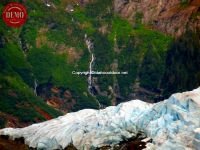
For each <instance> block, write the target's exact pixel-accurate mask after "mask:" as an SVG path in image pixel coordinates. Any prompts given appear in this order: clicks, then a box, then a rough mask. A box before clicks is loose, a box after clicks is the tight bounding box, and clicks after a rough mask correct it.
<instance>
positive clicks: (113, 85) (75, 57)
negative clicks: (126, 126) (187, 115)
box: [0, 0, 199, 127]
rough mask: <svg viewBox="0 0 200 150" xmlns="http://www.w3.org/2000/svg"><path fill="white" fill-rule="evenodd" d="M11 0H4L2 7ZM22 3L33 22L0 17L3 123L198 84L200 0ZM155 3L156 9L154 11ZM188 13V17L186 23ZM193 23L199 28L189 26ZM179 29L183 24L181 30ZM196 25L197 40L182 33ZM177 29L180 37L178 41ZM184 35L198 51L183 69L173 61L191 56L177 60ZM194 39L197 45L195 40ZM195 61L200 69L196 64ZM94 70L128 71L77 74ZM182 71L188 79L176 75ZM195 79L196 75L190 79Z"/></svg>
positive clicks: (157, 97)
mask: <svg viewBox="0 0 200 150" xmlns="http://www.w3.org/2000/svg"><path fill="white" fill-rule="evenodd" d="M16 1H17V0H16ZM8 2H9V1H6V0H1V3H0V12H2V10H3V7H4V6H5V5H6V4H7V3H8ZM18 2H21V3H23V4H24V5H25V6H26V7H27V10H28V16H29V17H28V20H27V22H26V24H25V25H24V26H23V27H22V28H18V29H13V28H10V27H7V26H6V25H5V24H4V23H3V22H2V21H1V22H0V49H1V51H0V53H1V55H0V67H1V73H0V115H1V116H3V117H2V119H1V120H0V123H1V127H3V126H5V125H6V126H21V124H22V123H21V122H23V123H25V125H26V123H27V122H28V123H30V122H37V121H41V120H44V119H50V118H53V117H56V116H58V115H59V114H61V113H60V112H62V113H67V112H71V111H77V110H80V109H84V108H94V109H98V108H104V107H105V106H110V105H115V104H117V103H120V102H122V101H125V100H130V99H136V98H140V99H143V100H145V101H149V102H155V101H157V100H161V99H162V96H163V92H162V91H164V96H165V95H166V96H167V95H169V94H171V92H173V91H176V90H186V89H188V88H194V87H195V86H197V85H198V84H199V76H198V75H196V73H197V74H198V69H199V67H198V65H197V64H198V62H199V60H198V56H199V52H198V50H199V33H198V32H197V29H198V27H199V24H198V21H197V20H198V19H199V3H198V1H192V2H188V3H187V2H183V3H181V4H180V3H178V1H177V2H176V3H175V1H174V2H173V3H160V5H159V7H157V5H156V6H155V4H157V3H156V2H157V1H156V2H155V1H153V0H151V1H148V3H145V2H144V1H140V2H135V1H130V2H128V1H117V0H80V1H79V0H34V1H26V0H19V1H18ZM176 4H177V6H176ZM179 4H180V5H179ZM164 6H165V7H166V8H165V7H164ZM172 6H173V9H175V8H174V7H175V6H176V8H177V7H178V8H177V9H176V11H171V9H172ZM135 7H137V8H135ZM154 7H155V10H156V12H157V11H158V12H157V13H155V12H154V11H153V12H151V10H149V8H154ZM163 10H166V11H163ZM168 11H170V12H173V14H172V13H167V12H168ZM150 12H151V13H150ZM160 12H162V13H160ZM164 12H165V13H164ZM152 14H153V15H152ZM166 14H167V15H166ZM174 14H177V15H178V16H177V19H174ZM149 16H152V18H151V17H149ZM179 16H180V17H179ZM123 17H125V18H123ZM127 18H128V20H127ZM171 18H172V20H171ZM169 19H170V21H169ZM192 19H193V21H192ZM182 20H189V21H186V24H187V25H186V24H185V22H184V24H183V23H182ZM191 21H192V22H191ZM177 22H178V23H177ZM189 22H190V23H192V25H191V26H192V28H189V27H188V28H187V26H189V24H190V23H189ZM167 23H170V24H167ZM173 24H177V26H174V25H173ZM180 25H183V26H180ZM195 25H196V26H195ZM176 28H179V29H180V30H178V31H177V32H175V31H176ZM189 29H191V31H192V35H194V38H193V37H191V38H190V40H188V37H190V35H188V34H186V33H185V35H184V34H183V33H184V31H185V30H189ZM161 31H162V32H161ZM166 33H168V34H166ZM193 33H194V34H193ZM180 34H181V35H180ZM174 35H175V36H176V37H177V38H179V39H180V40H179V41H180V42H179V41H178V40H176V42H175V41H174ZM182 36H184V37H186V38H185V39H186V40H185V42H184V43H185V45H187V46H188V48H187V49H189V52H191V53H190V54H191V56H192V57H190V55H189V56H188V58H187V60H188V61H189V63H188V64H186V65H183V66H182V68H183V69H184V70H185V71H184V72H183V71H179V70H178V69H176V70H175V72H174V70H173V69H174V68H173V67H172V66H171V64H173V65H175V66H176V68H179V66H180V64H182V62H184V60H185V57H184V56H183V55H182V56H181V57H180V60H179V61H176V59H177V57H178V56H179V55H180V54H181V53H182V51H185V50H186V49H185V50H184V49H182V48H180V49H177V53H176V54H174V50H173V47H174V45H177V44H178V45H180V44H179V43H181V41H182V40H181V39H182ZM194 39H195V40H194ZM190 41H194V42H195V43H196V44H194V46H189V45H188V43H191V42H190ZM192 50H194V51H192ZM193 52H194V53H193ZM184 53H185V54H186V53H187V52H184ZM185 54H184V55H185ZM193 59H195V60H196V61H194V62H193ZM191 66H193V68H192V70H195V71H191V70H190V68H191ZM89 70H92V71H101V72H112V71H115V72H123V74H120V75H98V74H95V75H91V76H90V75H88V74H87V75H77V74H74V73H73V72H87V71H89ZM173 73H175V75H174V76H175V77H173ZM185 73H187V74H188V76H187V77H185V76H183V75H184V74H185ZM189 73H190V74H191V76H192V78H190V77H191V76H190V75H189ZM179 74H181V75H180V76H181V80H177V79H178V78H179ZM194 74H195V75H194ZM171 77H173V78H172V79H169V78H171ZM192 79H194V82H190V81H191V80H192ZM182 80H183V81H182ZM89 81H90V82H89ZM165 81H166V82H165ZM168 81H169V82H168ZM175 81H177V84H176V85H174V82H175ZM182 83H184V84H182ZM188 83H190V86H188ZM177 87H178V88H177ZM16 110H17V111H16ZM18 110H19V111H18ZM58 110H59V112H58ZM22 112H26V114H25V113H22ZM26 117H28V118H26ZM9 118H10V119H9ZM23 119H24V120H23ZM10 120H11V121H10ZM10 122H11V123H10ZM13 122H14V123H13ZM18 122H20V123H18Z"/></svg>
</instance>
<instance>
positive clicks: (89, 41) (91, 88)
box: [85, 34, 101, 108]
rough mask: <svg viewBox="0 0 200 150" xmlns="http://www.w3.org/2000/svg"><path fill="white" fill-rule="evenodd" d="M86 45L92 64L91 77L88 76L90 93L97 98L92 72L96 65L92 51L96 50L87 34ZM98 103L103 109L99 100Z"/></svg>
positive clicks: (90, 68)
mask: <svg viewBox="0 0 200 150" xmlns="http://www.w3.org/2000/svg"><path fill="white" fill-rule="evenodd" d="M85 43H86V45H87V48H88V51H89V53H90V57H91V60H90V64H89V76H88V92H89V93H90V95H92V96H95V95H94V89H93V85H92V70H93V65H94V61H95V56H94V54H93V53H92V49H93V48H94V44H93V42H92V41H91V39H90V38H88V36H87V34H85ZM97 103H98V105H99V108H100V107H101V104H100V103H99V101H98V100H97Z"/></svg>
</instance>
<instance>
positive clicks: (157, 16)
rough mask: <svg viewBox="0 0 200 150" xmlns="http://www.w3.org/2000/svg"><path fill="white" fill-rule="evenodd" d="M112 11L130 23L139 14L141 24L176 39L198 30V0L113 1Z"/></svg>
mask: <svg viewBox="0 0 200 150" xmlns="http://www.w3.org/2000/svg"><path fill="white" fill-rule="evenodd" d="M114 9H115V12H117V13H119V14H120V15H121V16H122V17H125V18H128V19H129V20H130V21H134V20H135V18H136V17H137V15H138V14H141V17H142V23H145V24H151V25H153V27H154V28H156V29H158V30H160V31H162V32H165V33H168V34H171V35H175V36H176V37H178V36H181V35H182V34H183V33H185V31H186V29H190V30H192V31H196V30H197V29H198V28H200V16H199V12H200V0H185V1H184V0H167V1H166V0H114Z"/></svg>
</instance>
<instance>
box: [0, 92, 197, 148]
mask: <svg viewBox="0 0 200 150" xmlns="http://www.w3.org/2000/svg"><path fill="white" fill-rule="evenodd" d="M138 133H142V134H143V135H144V137H148V138H151V139H152V141H153V142H152V143H148V144H147V147H146V148H145V149H146V150H200V88H198V89H195V90H193V91H189V92H183V93H176V94H173V95H172V96H171V97H170V98H169V99H167V100H164V101H162V102H159V103H155V104H150V103H146V102H143V101H140V100H132V101H128V102H124V103H121V104H119V105H117V106H110V107H107V108H105V109H102V110H93V109H84V110H80V111H78V112H74V113H68V114H66V115H65V116H61V117H58V118H56V119H52V120H49V121H46V122H43V123H38V124H33V125H31V126H28V127H25V128H16V129H14V128H5V129H2V130H0V135H7V136H9V137H10V139H12V140H14V139H16V138H21V137H23V138H24V139H25V144H27V145H29V146H30V147H33V148H37V149H45V150H53V149H64V148H66V147H67V146H68V145H69V144H73V145H74V146H75V147H76V148H77V149H86V150H87V149H92V148H98V147H102V146H107V145H109V146H113V145H116V144H118V143H119V142H120V141H124V140H126V139H129V138H131V137H135V136H137V134H138Z"/></svg>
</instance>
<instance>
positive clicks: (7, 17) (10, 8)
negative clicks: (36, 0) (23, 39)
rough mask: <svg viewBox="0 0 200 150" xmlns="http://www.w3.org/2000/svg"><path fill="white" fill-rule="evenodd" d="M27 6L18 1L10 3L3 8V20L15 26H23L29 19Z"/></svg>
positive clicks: (10, 25)
mask: <svg viewBox="0 0 200 150" xmlns="http://www.w3.org/2000/svg"><path fill="white" fill-rule="evenodd" d="M27 17H28V16H27V11H26V7H25V6H23V5H22V4H20V3H17V2H11V3H8V4H7V5H6V6H5V8H4V9H3V13H2V18H3V21H4V22H5V23H6V24H7V25H8V26H9V27H14V28H19V27H21V26H22V25H23V24H24V23H25V22H26V20H27Z"/></svg>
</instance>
